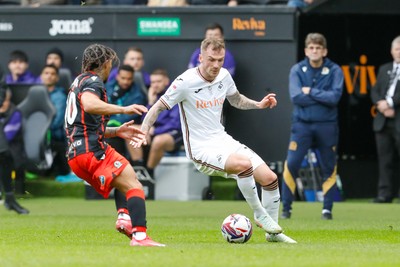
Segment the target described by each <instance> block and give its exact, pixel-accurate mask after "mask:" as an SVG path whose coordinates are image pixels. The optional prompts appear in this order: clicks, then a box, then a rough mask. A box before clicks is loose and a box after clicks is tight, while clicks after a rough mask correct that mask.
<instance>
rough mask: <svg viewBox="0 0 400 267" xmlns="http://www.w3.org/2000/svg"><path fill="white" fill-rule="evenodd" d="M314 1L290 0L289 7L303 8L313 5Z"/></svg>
mask: <svg viewBox="0 0 400 267" xmlns="http://www.w3.org/2000/svg"><path fill="white" fill-rule="evenodd" d="M313 2H314V0H289V1H288V3H287V5H288V6H291V7H297V8H303V7H307V6H309V5H311V4H312V3H313Z"/></svg>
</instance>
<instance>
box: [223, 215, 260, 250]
mask: <svg viewBox="0 0 400 267" xmlns="http://www.w3.org/2000/svg"><path fill="white" fill-rule="evenodd" d="M221 233H222V236H223V237H224V239H225V240H226V241H228V242H229V243H246V242H247V241H249V239H250V237H251V234H252V233H253V226H252V224H251V222H250V220H249V219H248V218H247V217H246V216H244V215H242V214H231V215H229V216H228V217H226V218H225V220H224V221H223V222H222V226H221Z"/></svg>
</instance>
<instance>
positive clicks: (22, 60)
mask: <svg viewBox="0 0 400 267" xmlns="http://www.w3.org/2000/svg"><path fill="white" fill-rule="evenodd" d="M28 68H29V60H28V56H27V55H26V53H25V52H24V51H21V50H14V51H13V52H11V54H10V59H9V61H8V70H9V74H7V76H6V83H7V84H17V83H27V84H29V83H32V84H33V83H36V79H37V78H36V77H35V76H34V75H33V74H32V73H31V72H30V71H29V70H28Z"/></svg>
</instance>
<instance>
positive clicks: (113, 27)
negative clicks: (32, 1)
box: [0, 7, 295, 41]
mask: <svg viewBox="0 0 400 267" xmlns="http://www.w3.org/2000/svg"><path fill="white" fill-rule="evenodd" d="M73 10H75V12H74V11H73ZM231 10H232V9H231ZM250 10H251V9H250ZM22 11H24V12H13V13H11V14H10V13H9V12H6V10H0V40H22V39H23V40H65V39H68V40H70V39H74V40H110V41H111V40H140V39H168V40H176V39H185V40H198V39H199V36H203V35H204V27H205V25H207V24H209V23H211V22H218V23H219V24H221V25H222V27H223V28H224V29H225V38H226V39H227V40H288V41H292V40H293V39H294V27H293V25H294V20H295V14H294V13H293V12H290V13H289V12H286V13H285V12H282V13H277V12H276V11H275V12H272V11H270V12H268V9H266V11H265V12H257V13H256V12H254V10H251V12H249V11H248V9H240V8H238V9H235V12H227V11H230V10H229V9H228V10H227V9H224V10H223V12H221V11H222V10H213V11H211V10H208V11H207V12H206V13H204V12H200V11H197V12H194V10H193V9H191V8H190V9H179V11H177V10H176V9H162V12H161V11H158V12H155V11H154V10H153V9H149V8H128V10H125V9H124V10H122V9H105V8H96V9H94V8H93V7H91V8H90V9H82V8H81V9H79V7H78V9H76V8H72V9H71V8H70V7H69V8H65V9H64V8H63V9H57V10H55V9H41V10H39V11H40V12H37V11H38V10H37V9H36V10H32V12H26V10H23V9H22ZM77 11H79V12H77ZM94 11H96V12H94ZM27 21H29V22H32V23H26V22H27Z"/></svg>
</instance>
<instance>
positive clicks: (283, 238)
mask: <svg viewBox="0 0 400 267" xmlns="http://www.w3.org/2000/svg"><path fill="white" fill-rule="evenodd" d="M265 238H266V239H267V241H268V242H282V243H290V244H296V243H297V242H296V240H293V239H291V238H290V237H288V236H287V235H285V234H283V233H280V234H268V233H266V234H265Z"/></svg>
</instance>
